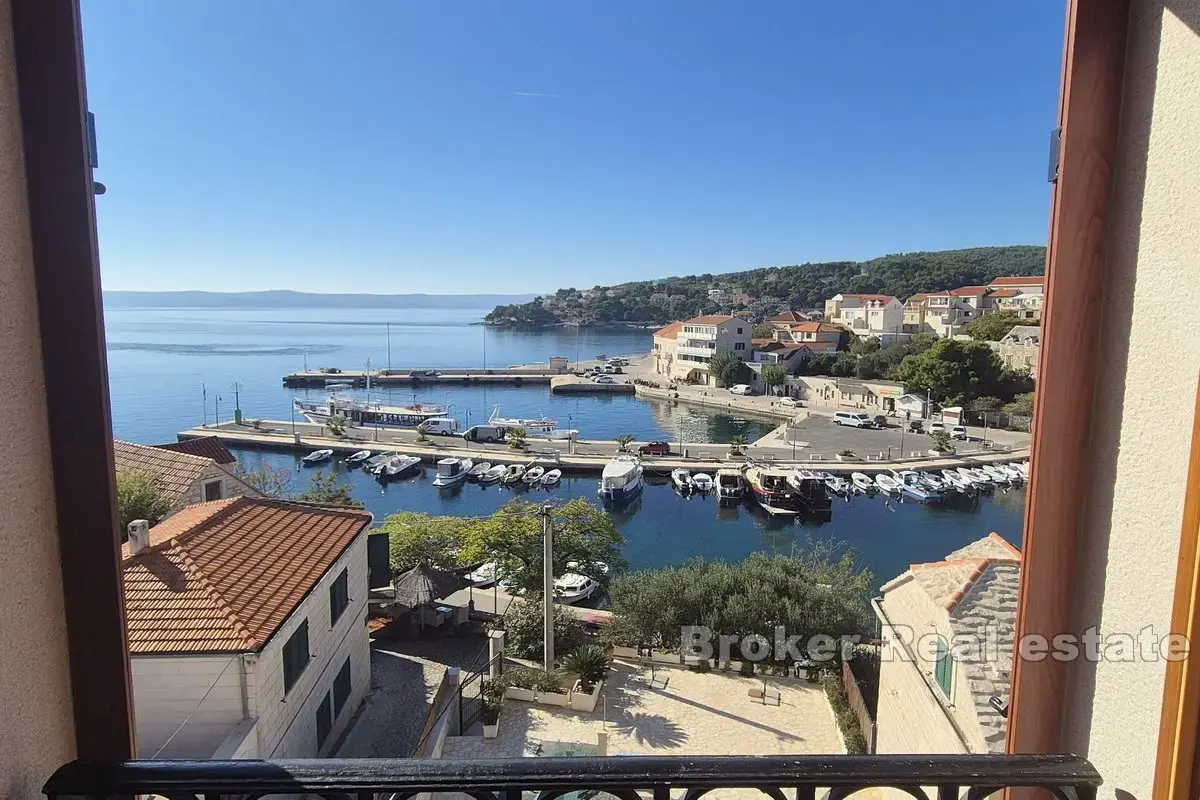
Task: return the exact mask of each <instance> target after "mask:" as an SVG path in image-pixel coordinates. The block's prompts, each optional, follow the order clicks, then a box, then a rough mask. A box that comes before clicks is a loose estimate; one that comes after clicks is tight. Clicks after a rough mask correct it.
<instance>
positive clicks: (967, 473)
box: [958, 467, 992, 489]
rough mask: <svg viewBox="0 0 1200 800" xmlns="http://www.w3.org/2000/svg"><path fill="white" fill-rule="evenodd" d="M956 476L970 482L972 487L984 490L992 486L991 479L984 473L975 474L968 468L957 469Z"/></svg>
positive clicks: (975, 472) (974, 471)
mask: <svg viewBox="0 0 1200 800" xmlns="http://www.w3.org/2000/svg"><path fill="white" fill-rule="evenodd" d="M958 474H959V475H961V476H962V477H964V478H966V479H967V480H968V481H970V483H971V485H972V486H977V487H979V488H981V489H986V488H988V487H990V486H991V485H992V478H991V476H990V475H988V474H987V473H986V472H977V471H976V470H973V469H971V468H970V467H959V468H958Z"/></svg>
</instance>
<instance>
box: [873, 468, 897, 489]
mask: <svg viewBox="0 0 1200 800" xmlns="http://www.w3.org/2000/svg"><path fill="white" fill-rule="evenodd" d="M875 485H876V486H878V487H879V490H880V491H882V492H887V493H889V494H897V493H899V492H900V481H899V480H897V479H896V478H895V477H893V476H891V475H888V474H887V473H885V472H881V473H879V474H878V475H876V476H875Z"/></svg>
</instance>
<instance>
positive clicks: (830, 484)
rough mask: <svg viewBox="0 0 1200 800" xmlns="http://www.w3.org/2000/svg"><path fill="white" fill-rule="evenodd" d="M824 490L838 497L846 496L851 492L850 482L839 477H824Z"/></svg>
mask: <svg viewBox="0 0 1200 800" xmlns="http://www.w3.org/2000/svg"><path fill="white" fill-rule="evenodd" d="M824 480H825V488H826V489H828V490H829V491H831V492H833V493H834V494H836V495H838V496H839V497H840V496H842V495H847V494H849V493H850V491H851V486H850V481H848V480H846V479H845V478H843V477H842V476H841V475H826V476H825V479H824Z"/></svg>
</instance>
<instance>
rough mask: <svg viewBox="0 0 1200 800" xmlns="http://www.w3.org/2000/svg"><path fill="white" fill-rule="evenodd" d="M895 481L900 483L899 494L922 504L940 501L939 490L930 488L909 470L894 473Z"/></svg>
mask: <svg viewBox="0 0 1200 800" xmlns="http://www.w3.org/2000/svg"><path fill="white" fill-rule="evenodd" d="M895 479H896V480H897V481H899V482H900V491H901V492H903V493H904V494H906V495H908V496H909V497H912V498H915V499H917V500H919V501H921V502H922V503H936V502H938V501H940V500H941V499H942V493H941V492H940V491H939V490H937V489H933V488H930V486H929V485H928V484H927V483H925V481H923V480H922V479H921V476H920V475H918V474H917V473H916V472H914V471H913V470H911V469H908V470H904V471H903V472H898V473H896V475H895Z"/></svg>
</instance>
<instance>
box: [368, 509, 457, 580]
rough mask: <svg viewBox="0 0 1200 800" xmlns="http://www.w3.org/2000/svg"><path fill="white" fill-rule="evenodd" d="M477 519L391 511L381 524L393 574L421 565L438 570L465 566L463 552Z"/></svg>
mask: <svg viewBox="0 0 1200 800" xmlns="http://www.w3.org/2000/svg"><path fill="white" fill-rule="evenodd" d="M474 524H475V521H474V520H472V519H469V518H467V517H431V516H429V515H428V514H419V513H416V512H414V511H401V512H398V513H396V514H392V515H391V516H390V517H388V518H387V519H385V520H384V521H383V524H382V525H380V526H379V527H380V530H382V531H383V532H384V533H386V534H387V535H388V559H389V561H390V563H391V567H392V572H393V573H401V572H406V571H408V570H410V569H412V568H413V567H415V566H417V565H418V564H428V565H430V566H433V567H437V568H438V569H456V568H459V567H465V566H467V564H464V563H463V561H462V559H461V557H460V552H461V550H462V547H463V544H464V543H465V542H466V540H467V531H468V529H469V528H470V527H471V525H474Z"/></svg>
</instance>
